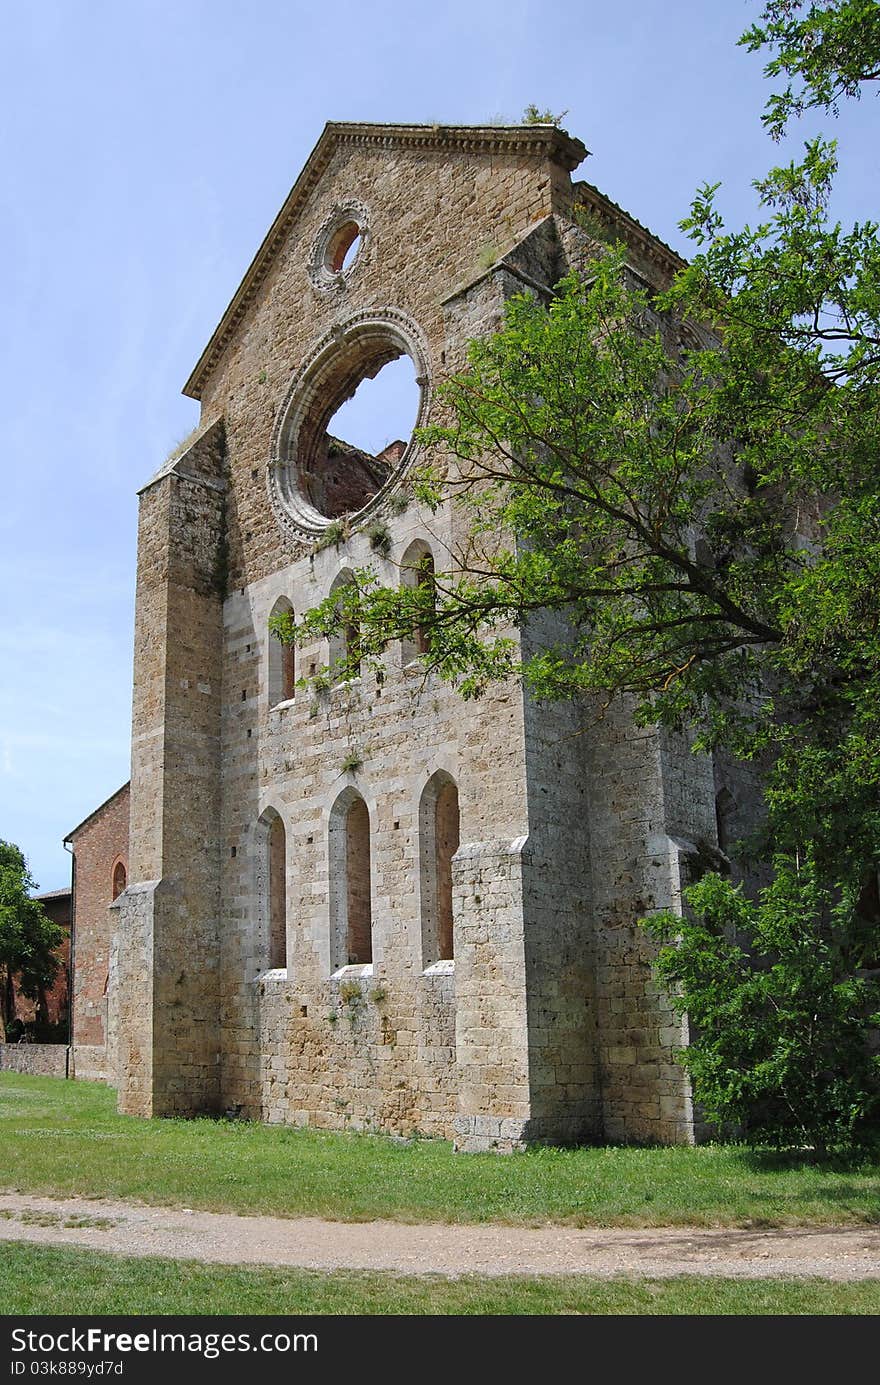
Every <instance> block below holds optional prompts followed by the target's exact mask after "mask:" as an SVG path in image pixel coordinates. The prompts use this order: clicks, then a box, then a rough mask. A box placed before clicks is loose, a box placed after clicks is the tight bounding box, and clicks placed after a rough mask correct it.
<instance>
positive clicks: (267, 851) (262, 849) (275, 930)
mask: <svg viewBox="0 0 880 1385" xmlns="http://www.w3.org/2000/svg"><path fill="white" fill-rule="evenodd" d="M256 846H257V851H256V891H257V902H258V910H259V915H258V916H259V920H260V938H259V945H258V948H257V952H256V962H257V965H258V966H259V967H260V968H261V969H262V968H263V967H286V966H287V834H286V832H285V830H284V822H283V820H282V819H281V817H280V815H279V814H278V813H277V812H276V811H275V809H274V808H267V809H266V811H265V812H264V813H263V814H262V816H261V817H260V820H259V822H258V824H257V842H256Z"/></svg>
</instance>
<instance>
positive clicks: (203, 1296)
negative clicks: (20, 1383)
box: [0, 1243, 880, 1316]
mask: <svg viewBox="0 0 880 1385" xmlns="http://www.w3.org/2000/svg"><path fill="white" fill-rule="evenodd" d="M0 1283H2V1285H3V1312H4V1313H5V1314H6V1315H7V1316H12V1315H14V1314H19V1313H21V1314H28V1313H46V1312H49V1313H51V1314H52V1315H54V1316H58V1315H61V1314H67V1313H71V1314H77V1313H83V1312H86V1311H88V1312H89V1313H92V1314H95V1315H98V1314H105V1313H134V1314H138V1315H140V1314H150V1313H182V1314H187V1313H194V1314H204V1315H206V1316H211V1315H214V1314H217V1315H223V1314H247V1313H253V1314H312V1313H335V1314H343V1315H346V1316H348V1315H351V1314H358V1313H369V1314H395V1313H405V1314H423V1313H453V1314H477V1315H488V1314H506V1313H518V1314H519V1313H525V1314H548V1313H549V1314H557V1315H558V1314H562V1313H564V1314H571V1313H583V1314H618V1313H626V1314H634V1313H635V1314H664V1315H670V1314H675V1315H678V1314H695V1313H722V1314H729V1313H735V1314H744V1315H764V1314H801V1313H809V1314H813V1313H822V1314H829V1313H831V1314H844V1313H846V1314H849V1313H852V1314H857V1315H859V1316H862V1315H865V1314H876V1313H880V1281H878V1280H876V1279H875V1280H868V1281H862V1282H860V1283H854V1284H837V1283H830V1282H828V1281H827V1280H822V1279H811V1280H792V1279H789V1280H766V1279H745V1280H736V1279H699V1278H694V1277H691V1276H684V1277H681V1278H678V1279H640V1280H631V1279H614V1280H601V1279H586V1278H580V1277H578V1276H574V1275H569V1276H566V1277H565V1278H559V1277H547V1278H534V1279H528V1278H524V1277H519V1276H517V1277H513V1276H511V1277H509V1278H508V1277H504V1278H497V1279H489V1278H483V1277H482V1276H480V1277H477V1276H474V1275H466V1276H463V1277H462V1278H460V1279H441V1278H439V1277H435V1276H431V1277H427V1276H425V1277H421V1276H415V1275H409V1276H403V1275H392V1274H376V1273H373V1272H372V1271H371V1272H369V1273H366V1272H363V1271H358V1272H355V1271H347V1272H338V1273H335V1274H318V1273H315V1272H313V1271H308V1270H287V1269H284V1270H280V1269H278V1270H275V1269H232V1268H227V1267H226V1266H222V1265H200V1264H197V1263H196V1262H195V1261H192V1260H183V1261H181V1260H158V1259H156V1260H153V1259H149V1260H146V1259H145V1260H133V1259H132V1260H129V1259H123V1258H121V1257H117V1256H113V1255H102V1254H101V1253H100V1252H99V1251H86V1250H67V1249H54V1248H51V1247H47V1246H33V1245H13V1244H8V1245H3V1244H2V1243H0Z"/></svg>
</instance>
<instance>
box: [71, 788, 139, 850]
mask: <svg viewBox="0 0 880 1385" xmlns="http://www.w3.org/2000/svg"><path fill="white" fill-rule="evenodd" d="M129 788H131V780H130V779H126V781H125V783H124V784H123V785H122V786H121V787H120V788H118V789H117V790H116V792H115V793H112V794H111V795H110V797H109V798H105V799H104V802H103V803H99V804H98V806H97V808H93V809H92V811H91V812H90V813H89V815H88V817H87V818H83V820H82V822H78V823H77V825H76V827H72V828H71V829H70V831H69V832H68V833H67V834H66V835H65V837H64V840H65V841H66V842H70V841H72V840H73V838H74V837H75V836H76V834H77V832H79V831H80V829H81V828H83V827H85V825H86V823H89V822H91V820H92V818H96V817H97V816H98V814H99V813H102V812H103V811H104V809H105V808H109V806H110V804H111V803H112V802H113V800H114V798H118V797H119V795H120V794H121V793H125V792H126V790H127V789H129Z"/></svg>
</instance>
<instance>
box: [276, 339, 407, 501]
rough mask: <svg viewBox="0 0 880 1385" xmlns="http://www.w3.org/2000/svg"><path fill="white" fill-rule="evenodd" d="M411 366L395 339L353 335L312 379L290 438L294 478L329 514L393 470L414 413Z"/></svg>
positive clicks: (368, 493)
mask: <svg viewBox="0 0 880 1385" xmlns="http://www.w3.org/2000/svg"><path fill="white" fill-rule="evenodd" d="M420 403H421V391H420V388H419V385H418V384H417V382H416V369H415V365H414V364H413V362H412V360H411V359H410V357H409V355H408V354H407V353H406V351H405V350H404V349H403V347H402V346H401V344H400V342H399V341H397V340H396V339H394V338H392V337H390V336H386V335H384V334H377V335H374V336H359V335H355V336H353V337H352V338H351V339H350V340H348V341H345V342H343V343H342V344H341V345H340V346H339V348H338V351H337V352H336V354H335V356H334V358H333V360H332V361H331V362H330V364H329V366H328V369H327V370H326V371H325V372H323V373H322V377H321V378H320V379H319V380H318V381H316V383H315V387H314V391H313V392H312V393H311V395H310V399H309V402H308V405H307V407H306V408H305V410H304V411H303V417H302V422H301V425H300V427H299V430H298V436H297V438H296V440H295V442H292V445H293V447H294V448H295V463H296V472H297V481H298V486H299V489H300V491H301V493H302V494H303V495H304V496H305V498H306V499H307V500H308V502H309V504H310V505H312V506H313V507H314V509H315V510H317V511H318V513H319V514H320V515H323V516H324V517H325V518H327V519H338V518H340V517H341V516H342V515H347V514H354V513H356V512H357V511H358V510H362V509H363V508H364V506H365V505H366V504H367V503H368V502H369V501H370V500H372V498H373V496H374V495H376V494H377V492H378V491H380V490H381V489H382V487H383V486H384V485H385V483H386V482H387V481H388V480H389V479H390V477H391V476H392V475H393V474H394V472H395V471H396V470H397V467H398V465H399V463H400V461H401V459H402V457H403V454H404V453H405V452H406V449H407V447H408V445H409V440H410V438H411V436H412V432H413V428H414V426H415V422H416V419H417V417H418V412H419V406H420Z"/></svg>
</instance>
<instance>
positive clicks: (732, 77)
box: [0, 0, 880, 890]
mask: <svg viewBox="0 0 880 1385" xmlns="http://www.w3.org/2000/svg"><path fill="white" fill-rule="evenodd" d="M759 12H760V5H759V4H758V3H757V0H712V2H711V3H709V0H664V2H663V3H660V0H630V3H629V4H628V5H627V6H626V7H625V8H623V7H619V6H609V5H608V4H607V3H605V0H602V3H596V2H595V0H581V3H578V4H575V3H564V2H563V0H543V3H537V2H536V3H525V2H524V0H505V3H503V4H501V3H495V2H494V0H467V3H463V0H451V3H446V4H445V5H444V6H442V7H441V6H427V5H419V4H417V3H415V4H414V3H413V2H412V0H407V2H406V3H403V0H384V3H383V0H371V3H370V4H368V5H366V4H363V3H358V4H354V3H351V2H350V0H335V3H334V4H332V5H314V4H313V3H311V2H310V3H308V4H306V3H299V0H292V2H291V3H282V2H281V0H250V3H247V4H246V3H243V2H242V3H231V2H230V0H210V3H209V2H208V0H174V3H171V0H122V3H120V0H115V3H106V2H105V0H60V2H57V3H56V2H52V0H50V2H47V3H41V0H29V3H28V4H27V5H21V6H15V7H13V6H8V7H6V10H5V14H4V43H3V51H2V53H0V142H2V155H3V169H4V177H3V180H2V183H0V263H2V265H3V270H4V280H5V282H4V286H3V287H4V292H3V316H4V323H3V331H2V333H0V351H2V362H0V366H2V369H0V381H2V390H3V395H4V398H3V407H2V410H0V429H2V448H0V458H2V463H0V465H2V476H3V486H2V500H0V837H5V838H7V839H10V840H12V841H15V842H17V843H18V844H19V845H20V846H21V847H22V849H23V850H24V852H25V854H26V855H27V856H28V858H29V860H30V863H31V866H32V869H33V871H34V874H35V875H36V877H37V880H38V882H39V885H40V887H41V888H42V889H47V890H48V889H53V888H58V887H60V886H62V885H64V884H66V883H67V881H68V880H69V858H68V857H67V856H66V855H65V853H64V851H63V850H62V847H61V841H62V838H63V837H64V835H65V833H66V832H67V831H68V830H69V829H70V828H72V827H73V826H75V825H76V824H77V823H78V822H79V821H80V820H81V819H82V818H84V817H85V816H86V815H87V814H88V813H89V812H91V810H92V809H93V808H94V807H95V806H97V804H98V803H100V802H101V801H102V800H103V799H105V798H106V797H108V796H109V795H110V794H111V793H113V792H114V791H115V790H116V789H117V788H118V787H119V785H120V784H121V783H123V782H124V780H125V779H126V778H127V777H128V755H129V745H128V740H129V719H130V699H131V650H132V623H133V592H134V565H135V541H136V523H137V505H136V496H135V492H136V490H137V488H138V486H140V485H142V484H143V482H144V481H145V480H146V479H147V478H148V477H149V476H150V475H151V474H152V472H153V471H154V470H155V469H156V467H157V466H158V465H159V463H160V462H161V461H162V459H163V458H164V457H165V455H166V454H167V452H168V451H169V449H170V448H171V447H172V446H173V445H174V444H175V443H176V442H177V441H178V440H179V439H180V438H181V437H183V436H184V435H185V434H186V433H188V432H189V431H190V429H191V428H192V427H193V425H194V424H195V422H196V421H197V417H198V414H197V406H196V404H195V403H193V402H192V401H190V400H187V399H184V398H182V397H181V395H180V389H181V387H182V385H183V383H184V381H185V380H186V378H187V376H188V374H189V372H190V370H191V368H192V366H193V365H194V363H195V361H196V360H197V358H198V356H199V354H200V352H201V350H202V347H203V346H204V345H205V343H206V341H207V340H208V338H209V336H210V334H211V332H212V330H213V328H214V326H215V325H216V323H217V321H218V319H219V317H220V315H221V313H222V312H223V309H224V308H225V306H226V304H227V302H228V301H229V299H230V297H231V296H232V294H233V292H234V291H235V288H236V287H237V285H238V283H239V280H240V278H241V276H242V274H243V273H244V270H245V269H246V268H247V265H248V263H249V262H250V259H251V257H252V256H253V253H254V251H255V250H256V248H257V246H258V245H259V243H260V241H261V239H262V237H263V235H264V233H265V231H266V229H267V228H268V226H269V223H270V222H271V220H272V218H273V217H274V215H275V213H276V212H277V210H278V208H279V206H280V205H281V203H282V201H283V200H284V198H285V196H286V194H287V192H288V190H289V188H290V186H291V184H292V183H293V181H294V179H295V177H296V175H297V173H298V172H299V170H300V168H301V166H302V164H303V163H304V161H305V159H306V158H307V157H308V154H309V152H310V150H311V148H312V146H313V145H314V143H315V141H316V139H317V138H318V135H319V134H320V132H321V128H322V126H323V124H324V122H325V121H326V120H370V121H381V120H389V121H414V122H418V121H428V122H432V123H433V122H447V123H470V122H473V123H484V122H487V121H493V120H504V121H510V120H515V119H517V118H518V117H519V115H520V113H521V112H522V110H523V108H524V107H525V106H526V105H527V104H528V103H530V102H535V103H536V104H538V105H539V106H541V107H549V108H550V109H552V110H554V111H562V110H567V111H568V115H567V116H566V119H565V124H566V126H567V128H568V129H569V130H570V131H571V132H572V133H573V134H576V135H578V136H579V137H580V138H581V139H583V141H584V143H585V144H586V145H587V147H588V148H589V149H590V150H591V151H592V157H591V158H590V159H589V160H588V161H587V163H586V164H585V165H584V166H583V168H582V171H581V172H582V175H583V176H586V177H588V178H589V179H590V180H591V181H592V182H595V183H596V184H598V186H599V187H600V188H602V190H603V191H604V192H606V193H608V194H609V195H610V196H611V197H613V198H614V199H615V200H616V201H618V202H620V203H621V204H622V205H623V206H624V207H626V208H627V209H628V210H629V211H631V212H632V213H633V214H634V215H635V216H636V217H638V218H639V220H641V221H643V222H645V223H647V224H648V225H649V226H650V227H651V228H652V229H653V230H655V231H656V232H657V233H658V234H659V235H661V236H662V237H663V238H664V239H666V240H667V241H669V242H671V243H672V244H673V245H675V246H676V247H677V248H679V249H681V250H683V251H686V249H687V246H686V242H685V241H684V239H683V237H682V236H681V233H680V232H679V231H678V230H677V222H678V220H679V219H680V218H681V217H682V216H683V215H684V214H685V213H686V211H687V208H688V205H689V201H690V197H691V195H692V193H693V191H694V189H695V188H696V187H697V185H698V184H700V183H701V182H703V181H707V180H708V181H712V182H715V181H717V180H722V181H723V183H724V193H723V200H724V205H725V208H726V209H727V211H728V212H729V214H730V216H731V218H732V219H733V220H734V221H736V220H737V219H740V220H741V219H744V218H745V217H747V216H748V215H749V213H750V211H751V210H752V206H753V199H752V194H751V192H750V187H749V184H750V179H751V178H752V177H754V176H756V175H757V174H759V173H760V172H762V171H763V170H764V169H765V168H766V167H768V166H769V165H770V164H771V163H772V162H775V161H777V159H778V155H779V151H778V150H774V148H773V147H772V146H771V145H770V143H769V141H768V140H767V138H766V137H765V136H764V134H763V132H762V129H761V126H760V121H759V113H760V110H761V108H762V105H763V101H764V97H765V91H766V87H765V83H764V81H763V78H762V76H761V67H762V59H761V58H760V57H756V56H749V55H748V54H746V53H745V51H744V50H742V49H738V48H737V47H736V46H735V40H736V38H737V36H738V34H739V33H740V32H741V30H742V29H743V28H745V27H746V25H747V24H748V23H749V22H750V20H751V19H752V18H754V17H755V16H756V15H757V14H758V13H759ZM878 111H880V107H878V104H877V102H876V101H874V100H873V99H871V98H868V99H866V100H865V101H863V102H862V103H861V105H860V106H859V107H857V108H855V109H854V110H852V111H849V112H847V113H846V114H845V116H844V117H843V118H842V119H841V120H840V121H839V122H837V124H836V130H835V132H836V133H837V134H838V136H839V137H840V139H841V142H842V147H843V150H844V154H845V158H844V164H843V169H842V177H841V182H840V189H839V197H838V211H839V213H840V215H841V216H843V217H845V218H853V217H859V216H861V217H865V216H869V215H871V214H872V213H876V211H877V208H876V202H875V195H876V193H875V190H876V188H877V187H878V185H880V178H878V164H880V154H878V150H880V139H878ZM819 126H820V122H819V121H818V119H815V120H810V121H807V122H805V123H804V126H803V130H802V132H799V134H798V139H800V137H801V134H802V135H804V136H805V135H806V134H808V133H812V132H814V131H815V130H816V129H818V128H819ZM872 204H873V205H872Z"/></svg>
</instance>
